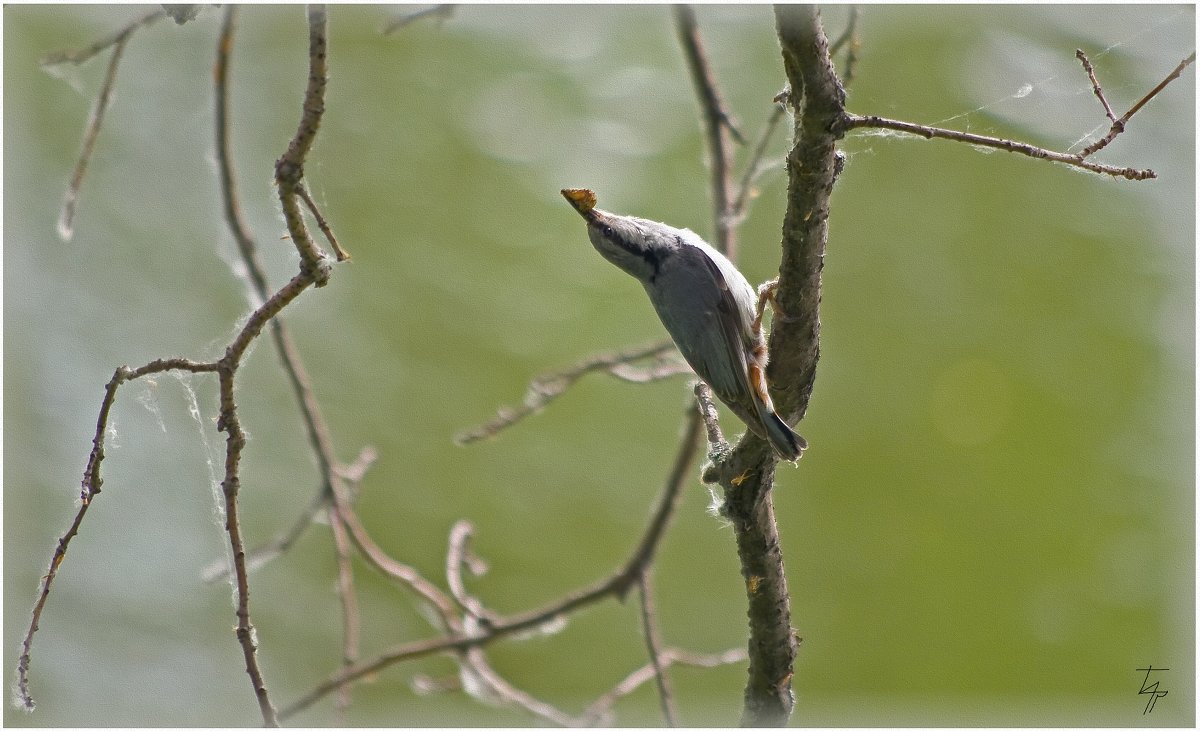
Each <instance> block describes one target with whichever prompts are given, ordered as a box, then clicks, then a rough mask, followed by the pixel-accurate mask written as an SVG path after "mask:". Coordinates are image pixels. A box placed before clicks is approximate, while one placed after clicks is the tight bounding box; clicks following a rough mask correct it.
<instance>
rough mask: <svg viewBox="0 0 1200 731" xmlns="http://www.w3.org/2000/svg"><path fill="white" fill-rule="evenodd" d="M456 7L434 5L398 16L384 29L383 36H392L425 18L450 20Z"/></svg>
mask: <svg viewBox="0 0 1200 731" xmlns="http://www.w3.org/2000/svg"><path fill="white" fill-rule="evenodd" d="M456 7H457V6H456V5H454V4H453V3H445V4H442V5H434V6H433V7H431V8H425V9H423V10H416V11H413V12H411V13H405V14H404V15H401V16H398V17H397V18H395V19H394V20H392V22H390V23H388V24H387V25H386V26H385V27H384V29H383V34H384V35H390V34H392V33H395V32H396V31H398V30H400V29H401V28H404V27H406V26H408V25H411V24H412V23H415V22H417V21H418V20H423V19H425V18H436V19H437V20H438V22H441V21H443V20H446V19H447V18H449V17H450V16H451V15H454V10H455V8H456Z"/></svg>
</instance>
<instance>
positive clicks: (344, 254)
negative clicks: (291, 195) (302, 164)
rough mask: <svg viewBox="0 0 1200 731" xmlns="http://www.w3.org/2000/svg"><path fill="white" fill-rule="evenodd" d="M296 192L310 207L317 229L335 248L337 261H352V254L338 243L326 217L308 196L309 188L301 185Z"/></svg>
mask: <svg viewBox="0 0 1200 731" xmlns="http://www.w3.org/2000/svg"><path fill="white" fill-rule="evenodd" d="M296 192H297V193H299V194H300V197H301V198H302V199H304V205H306V206H308V210H309V211H310V212H311V213H312V214H313V218H315V219H317V228H319V229H321V233H323V234H325V240H326V241H328V242H329V245H330V246H332V247H333V253H334V254H335V255H336V256H337V260H338V261H350V252H348V251H346V250H345V249H343V248H342V246H341V244H339V243H338V240H337V237H336V236H334V235H333V231H332V230H331V229H330V228H329V224H328V223H327V222H326V221H325V217H324V216H322V215H321V211H320V209H318V208H317V204H316V203H315V202H313V199H312V196H310V195H309V194H308V188H307V187H305V186H304V185H303V184H301V185H299V186H297V188H296Z"/></svg>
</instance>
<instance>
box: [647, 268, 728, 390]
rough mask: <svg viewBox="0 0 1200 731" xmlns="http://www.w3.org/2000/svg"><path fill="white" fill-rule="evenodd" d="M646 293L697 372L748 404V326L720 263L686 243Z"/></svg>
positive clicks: (660, 272)
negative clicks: (746, 338)
mask: <svg viewBox="0 0 1200 731" xmlns="http://www.w3.org/2000/svg"><path fill="white" fill-rule="evenodd" d="M647 291H648V292H649V293H650V299H651V301H653V303H654V309H655V310H657V311H658V317H659V319H660V320H662V323H663V325H665V326H666V328H667V332H669V333H670V334H671V338H672V339H673V340H674V341H675V344H676V345H678V346H679V350H680V352H682V353H683V357H684V358H685V359H686V360H687V362H688V364H689V365H691V366H692V370H694V371H696V374H697V375H698V376H700V377H701V378H702V379H704V381H705V382H706V383H708V385H709V386H711V387H712V389H713V391H714V392H715V393H716V394H717V397H718V398H720V399H721V400H722V401H725V402H726V403H743V404H748V403H749V402H750V382H749V376H748V375H747V372H746V351H745V347H746V346H745V337H744V334H743V330H745V325H744V324H743V322H742V320H743V318H742V315H741V312H740V311H739V309H738V303H737V301H736V299H735V298H734V296H733V293H732V292H730V290H729V286H728V284H727V283H726V279H725V277H724V275H723V274H722V273H721V270H720V269H719V268H718V266H717V263H716V262H714V261H713V260H712V259H711V258H710V257H709V256H708V255H707V254H705V253H704V251H703V250H701V249H699V248H697V247H688V246H685V247H682V248H680V249H677V250H675V251H673V252H671V255H670V256H669V257H667V258H666V259H664V261H663V262H662V264H661V268H660V270H659V274H658V276H657V277H656V279H655V282H654V283H653V285H651V286H647Z"/></svg>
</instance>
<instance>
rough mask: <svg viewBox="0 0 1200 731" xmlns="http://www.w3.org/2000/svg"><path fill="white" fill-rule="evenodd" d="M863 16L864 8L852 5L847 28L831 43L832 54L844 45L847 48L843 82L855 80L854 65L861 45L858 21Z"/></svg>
mask: <svg viewBox="0 0 1200 731" xmlns="http://www.w3.org/2000/svg"><path fill="white" fill-rule="evenodd" d="M861 17H862V9H861V8H859V7H858V6H857V5H851V6H850V18H849V20H847V21H846V28H845V30H843V31H842V34H841V35H840V36H838V37H837V40H835V41H834V42H833V43H830V44H829V55H830V56H833V55H834V54H836V53H837V52H838V51H840V50H841V49H842V47H843V46H845V48H846V63H845V66H844V68H843V69H842V83H843V84H849V83H850V82H851V81H853V80H854V65H855V64H856V63H857V62H858V48H859V46H860V45H861V42H860V41H859V38H858V21H859V19H860V18H861Z"/></svg>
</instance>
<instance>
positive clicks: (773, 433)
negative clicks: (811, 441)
mask: <svg viewBox="0 0 1200 731" xmlns="http://www.w3.org/2000/svg"><path fill="white" fill-rule="evenodd" d="M756 406H757V407H758V417H759V419H760V421H761V422H762V425H763V429H764V430H765V431H766V432H767V434H766V436H767V441H768V442H770V443H771V448H772V449H774V450H775V453H776V454H778V455H779V456H780V457H782V458H783V459H786V460H787V461H789V462H795V461H796V460H798V459H800V456H801V455H802V454H804V450H806V449H808V442H807V441H805V439H804V437H802V436H800V435H799V434H797V433H796V432H794V431H792V428H791V427H789V426H788V425H787V424H785V423H784V422H783V419H781V418H779V414H776V413H775V410H774V409H772V408H771V407H770V406H768V405H767V404H762V403H759V404H756Z"/></svg>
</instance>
